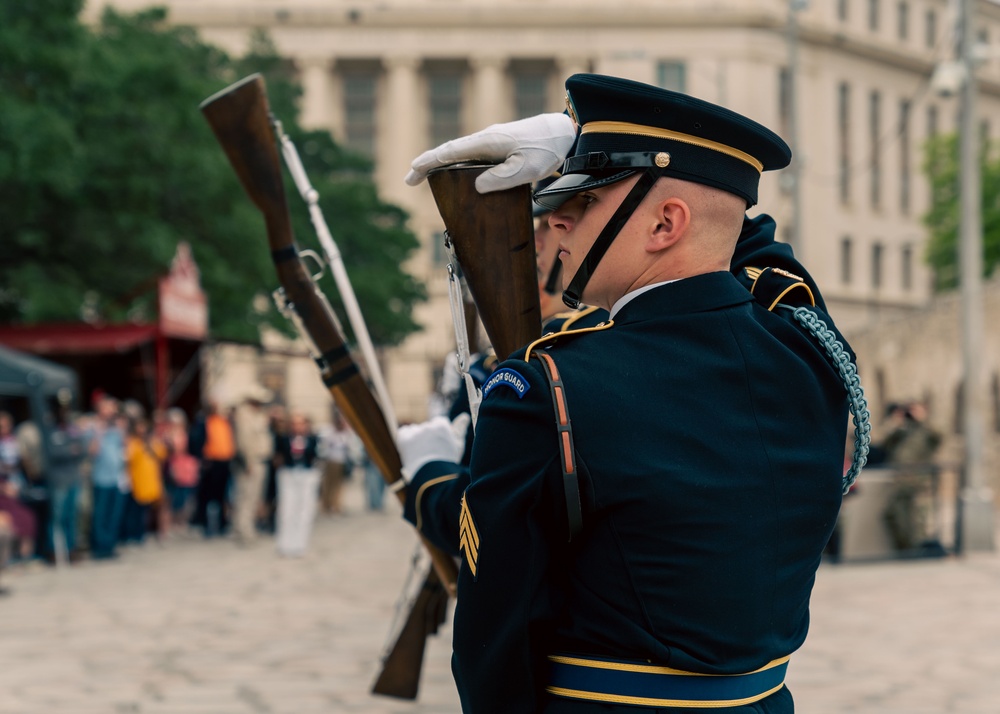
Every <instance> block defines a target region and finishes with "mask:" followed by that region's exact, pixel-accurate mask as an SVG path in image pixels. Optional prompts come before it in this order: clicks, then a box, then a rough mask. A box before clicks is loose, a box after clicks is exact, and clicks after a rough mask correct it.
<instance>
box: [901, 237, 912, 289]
mask: <svg viewBox="0 0 1000 714" xmlns="http://www.w3.org/2000/svg"><path fill="white" fill-rule="evenodd" d="M900 260H901V261H902V275H901V276H900V278H901V282H902V285H903V290H906V291H910V290H912V289H913V246H910V245H904V246H903V250H902V253H901V255H900Z"/></svg>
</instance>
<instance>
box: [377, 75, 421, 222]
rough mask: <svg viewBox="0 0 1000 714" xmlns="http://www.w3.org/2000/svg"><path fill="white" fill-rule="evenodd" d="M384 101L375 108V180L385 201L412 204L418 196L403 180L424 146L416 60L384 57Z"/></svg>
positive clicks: (405, 204)
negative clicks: (376, 115)
mask: <svg viewBox="0 0 1000 714" xmlns="http://www.w3.org/2000/svg"><path fill="white" fill-rule="evenodd" d="M384 63H385V69H386V81H385V101H380V102H379V108H378V137H379V141H378V146H377V148H376V153H377V156H376V179H377V183H378V186H379V191H380V192H381V193H382V195H383V196H384V197H385V198H386V199H387V200H389V201H392V202H394V203H399V204H401V205H404V206H408V207H409V206H412V204H413V203H414V202H415V201H418V200H419V199H420V198H421V196H420V194H418V193H417V192H415V191H414V190H413V189H411V188H408V187H407V186H406V185H405V184H404V183H403V177H404V176H406V172H407V171H409V169H410V162H411V161H413V159H414V158H415V157H416V156H417V155H418V154H420V153H421V152H422V151H424V150H426V149H428V148H430V147H428V146H427V109H426V106H425V104H426V102H424V101H421V94H420V87H419V84H420V83H419V73H418V71H419V69H420V60H419V59H417V58H416V57H387V58H385V60H384Z"/></svg>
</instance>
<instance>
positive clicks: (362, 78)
mask: <svg viewBox="0 0 1000 714" xmlns="http://www.w3.org/2000/svg"><path fill="white" fill-rule="evenodd" d="M341 76H342V79H343V97H344V144H345V146H346V147H347V148H348V149H350V150H351V151H356V152H358V153H359V154H364V155H365V156H367V157H369V158H373V157H374V156H375V96H376V88H377V86H378V73H377V69H376V68H375V67H374V66H372V67H354V68H350V69H345V70H344V71H343V73H342V75H341Z"/></svg>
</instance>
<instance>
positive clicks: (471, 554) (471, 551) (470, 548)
mask: <svg viewBox="0 0 1000 714" xmlns="http://www.w3.org/2000/svg"><path fill="white" fill-rule="evenodd" d="M458 547H459V550H461V551H462V552H463V553H465V562H466V563H468V565H469V572H470V573H472V578H473V580H475V579H476V569H477V567H478V566H479V531H478V530H476V522H475V521H474V520H473V519H472V511H470V510H469V504H468V503H466V501H465V494H462V514H461V515H460V516H459V518H458Z"/></svg>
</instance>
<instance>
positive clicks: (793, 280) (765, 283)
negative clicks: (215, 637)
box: [744, 267, 816, 311]
mask: <svg viewBox="0 0 1000 714" xmlns="http://www.w3.org/2000/svg"><path fill="white" fill-rule="evenodd" d="M744 273H745V274H746V276H747V277H748V278H749V279H750V280H752V281H753V284H752V285H751V286H750V292H751V293H752V294H753V296H754V297H755V298H757V302H759V303H760V304H761V305H763V306H764V307H766V308H767V309H768V310H771V311H773V310H774V308H776V307H777V306H778V305H779V304H782V305H788V306H790V307H805V306H808V307H816V298H815V296H814V295H813V292H812V289H811V288H810V287H809V286H808V285H807V284H806V282H805V280H804V279H803V278H801V277H799V276H798V275H795V274H794V273H789V272H788V271H787V270H782V269H781V268H752V267H751V268H744Z"/></svg>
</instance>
